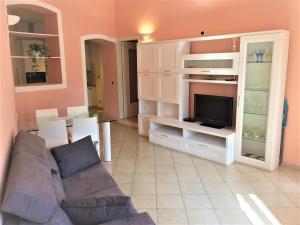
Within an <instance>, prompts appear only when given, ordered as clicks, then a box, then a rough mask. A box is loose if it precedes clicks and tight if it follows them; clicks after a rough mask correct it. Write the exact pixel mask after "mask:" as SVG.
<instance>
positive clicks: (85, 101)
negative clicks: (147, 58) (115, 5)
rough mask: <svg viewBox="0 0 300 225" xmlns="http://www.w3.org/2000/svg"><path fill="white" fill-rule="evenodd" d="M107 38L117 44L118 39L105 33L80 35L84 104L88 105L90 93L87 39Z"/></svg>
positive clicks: (106, 39)
mask: <svg viewBox="0 0 300 225" xmlns="http://www.w3.org/2000/svg"><path fill="white" fill-rule="evenodd" d="M95 39H96V40H97V39H98V40H99V39H100V40H105V41H109V42H111V43H114V44H117V39H116V38H114V37H110V36H107V35H104V34H88V35H84V36H81V37H80V46H81V63H82V80H83V99H84V105H85V106H88V105H89V103H88V93H87V78H86V62H85V60H86V59H85V57H86V55H85V41H87V40H95Z"/></svg>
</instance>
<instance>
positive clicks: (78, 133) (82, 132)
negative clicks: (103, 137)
mask: <svg viewBox="0 0 300 225" xmlns="http://www.w3.org/2000/svg"><path fill="white" fill-rule="evenodd" d="M89 135H91V137H92V141H93V143H94V145H95V147H96V149H97V152H98V155H99V157H100V140H99V126H98V122H97V117H89V118H78V119H74V120H73V129H72V142H74V141H77V140H79V139H81V138H84V137H86V136H89Z"/></svg>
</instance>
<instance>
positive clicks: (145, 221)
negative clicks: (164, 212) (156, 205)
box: [99, 212, 155, 225]
mask: <svg viewBox="0 0 300 225" xmlns="http://www.w3.org/2000/svg"><path fill="white" fill-rule="evenodd" d="M99 225H100V224H99ZM101 225H155V223H154V222H153V220H152V219H151V217H150V216H149V214H148V213H146V212H144V213H139V214H135V215H133V216H129V217H125V218H122V219H118V220H113V221H110V222H106V223H101Z"/></svg>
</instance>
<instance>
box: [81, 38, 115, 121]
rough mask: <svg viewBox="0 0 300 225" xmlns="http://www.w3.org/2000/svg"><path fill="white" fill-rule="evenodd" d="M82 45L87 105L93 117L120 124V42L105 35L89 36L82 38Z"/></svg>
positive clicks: (85, 101)
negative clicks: (118, 57) (117, 49)
mask: <svg viewBox="0 0 300 225" xmlns="http://www.w3.org/2000/svg"><path fill="white" fill-rule="evenodd" d="M80 43H81V55H82V76H83V96H84V105H86V106H89V110H90V113H92V114H98V115H99V116H104V117H107V118H109V119H114V120H117V119H119V109H120V107H119V98H118V72H117V51H116V43H117V41H116V39H115V38H113V37H110V36H106V35H103V34H89V35H85V36H82V37H80ZM88 46H89V47H90V50H89V47H88ZM89 60H90V61H89ZM88 76H89V77H88ZM93 88H94V89H93ZM88 92H90V93H88ZM89 94H90V96H89ZM89 98H90V100H89Z"/></svg>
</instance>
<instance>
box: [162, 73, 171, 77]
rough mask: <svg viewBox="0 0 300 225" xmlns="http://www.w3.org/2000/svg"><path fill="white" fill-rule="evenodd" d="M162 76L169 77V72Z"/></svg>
mask: <svg viewBox="0 0 300 225" xmlns="http://www.w3.org/2000/svg"><path fill="white" fill-rule="evenodd" d="M163 76H164V77H169V76H171V74H163Z"/></svg>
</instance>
